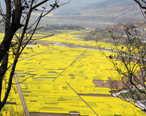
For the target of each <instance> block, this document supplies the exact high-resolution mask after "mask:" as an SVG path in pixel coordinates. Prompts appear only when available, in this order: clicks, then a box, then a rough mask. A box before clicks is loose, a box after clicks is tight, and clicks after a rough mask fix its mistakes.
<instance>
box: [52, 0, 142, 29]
mask: <svg viewBox="0 0 146 116" xmlns="http://www.w3.org/2000/svg"><path fill="white" fill-rule="evenodd" d="M66 1H67V0H62V2H66ZM51 19H54V21H53V22H55V23H57V22H60V24H64V23H68V24H77V25H80V26H85V27H89V28H98V27H99V28H102V27H105V26H107V25H111V24H117V23H123V22H127V21H135V20H144V18H143V16H142V14H141V12H140V9H139V7H138V5H137V4H136V3H135V2H134V1H133V0H71V2H70V3H69V4H66V5H64V6H62V7H60V8H59V9H57V10H55V11H54V12H53V17H52V18H51ZM51 19H50V20H51ZM55 20H56V21H55Z"/></svg>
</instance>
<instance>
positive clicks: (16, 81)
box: [14, 74, 30, 116]
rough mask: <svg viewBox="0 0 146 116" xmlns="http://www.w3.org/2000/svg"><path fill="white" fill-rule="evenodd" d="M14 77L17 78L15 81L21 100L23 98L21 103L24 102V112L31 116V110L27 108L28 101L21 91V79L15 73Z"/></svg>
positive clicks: (26, 115)
mask: <svg viewBox="0 0 146 116" xmlns="http://www.w3.org/2000/svg"><path fill="white" fill-rule="evenodd" d="M14 79H15V83H16V86H17V90H18V93H19V97H20V100H21V104H22V107H23V111H24V114H25V116H30V114H29V111H28V109H27V105H26V102H25V99H24V96H23V93H22V91H21V87H20V85H19V81H18V78H17V75H16V74H14Z"/></svg>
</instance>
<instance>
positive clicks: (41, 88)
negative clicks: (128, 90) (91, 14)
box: [2, 31, 145, 116]
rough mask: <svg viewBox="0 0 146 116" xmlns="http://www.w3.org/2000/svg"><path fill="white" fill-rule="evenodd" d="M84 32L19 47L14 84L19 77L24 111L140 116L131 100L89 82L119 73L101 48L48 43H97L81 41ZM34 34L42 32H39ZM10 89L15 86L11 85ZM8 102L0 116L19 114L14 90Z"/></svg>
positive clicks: (108, 46)
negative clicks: (24, 102)
mask: <svg viewBox="0 0 146 116" xmlns="http://www.w3.org/2000/svg"><path fill="white" fill-rule="evenodd" d="M84 33H87V32H86V31H80V32H79V31H68V32H65V31H60V33H58V34H56V35H55V36H53V37H50V38H45V39H41V40H39V41H38V44H37V45H36V47H27V48H26V49H25V51H24V53H23V54H22V55H21V57H20V60H19V62H18V64H17V68H16V73H17V77H18V79H19V81H20V82H21V81H23V80H25V81H23V82H22V83H20V86H21V89H22V92H23V95H24V98H25V101H26V104H27V107H28V110H29V112H40V113H63V114H69V113H70V112H79V113H80V115H81V116H96V115H99V116H144V115H145V114H144V113H143V112H142V111H141V110H140V109H138V108H136V107H135V106H133V105H132V104H131V103H129V102H125V101H122V100H120V99H118V98H114V97H111V96H110V92H109V91H110V89H109V88H105V87H96V86H95V84H94V83H93V80H103V81H104V83H106V81H107V80H108V77H113V78H116V77H117V76H119V75H118V73H117V72H116V71H115V70H114V67H113V65H112V63H111V62H109V61H108V59H107V58H106V57H105V56H104V55H103V53H102V52H101V51H99V50H93V49H86V48H78V47H73V46H72V48H71V47H65V46H58V45H51V43H50V42H61V43H65V44H68V45H69V44H72V45H81V46H90V47H94V46H97V43H96V42H94V41H89V42H88V41H83V38H82V37H81V36H83V35H84ZM45 34H46V33H44V35H45ZM35 36H36V37H37V36H43V33H41V34H37V35H35ZM43 42H45V43H47V42H48V43H47V44H48V46H43V45H40V43H43ZM98 45H100V46H101V47H104V48H106V49H110V48H111V47H113V46H112V45H111V44H105V43H102V42H99V43H98ZM26 53H27V54H26ZM104 53H105V54H106V55H110V54H111V53H110V52H104ZM119 64H120V62H119ZM6 82H7V77H6ZM13 82H14V81H13ZM4 85H5V84H4ZM14 88H15V89H16V87H15V85H14ZM3 91H5V90H3ZM100 95H103V96H102V97H101V96H100ZM8 101H10V102H16V104H13V105H9V104H8V105H6V106H5V109H6V111H2V114H3V115H5V113H7V114H6V116H9V115H10V116H11V115H13V114H12V111H13V112H14V113H15V114H18V113H21V114H23V109H22V106H21V102H20V99H19V95H18V93H17V92H15V90H14V89H12V93H11V94H10V97H9V99H8ZM18 107H19V108H18ZM10 109H12V110H10ZM13 109H14V110H13ZM17 112H18V113H17ZM19 115H20V114H19Z"/></svg>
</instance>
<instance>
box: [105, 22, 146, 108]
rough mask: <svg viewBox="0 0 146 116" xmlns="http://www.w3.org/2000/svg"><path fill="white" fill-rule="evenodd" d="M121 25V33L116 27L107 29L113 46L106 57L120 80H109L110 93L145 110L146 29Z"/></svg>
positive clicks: (131, 25)
mask: <svg viewBox="0 0 146 116" xmlns="http://www.w3.org/2000/svg"><path fill="white" fill-rule="evenodd" d="M123 27H124V29H123V31H120V33H121V34H119V33H118V31H119V30H118V29H117V28H116V27H115V28H113V29H112V30H110V31H109V32H110V33H111V37H112V39H113V43H114V48H113V49H112V55H110V56H106V57H107V58H108V59H109V61H110V62H112V63H113V65H114V68H115V70H116V71H117V72H118V73H119V76H118V77H117V80H120V81H121V82H119V81H115V80H113V81H111V83H110V84H111V89H112V95H114V96H117V97H120V98H122V99H124V100H128V101H133V102H135V104H136V105H137V106H138V107H140V108H141V109H143V110H146V38H145V37H146V31H145V30H144V29H141V28H136V27H135V26H134V25H133V24H130V25H125V26H123Z"/></svg>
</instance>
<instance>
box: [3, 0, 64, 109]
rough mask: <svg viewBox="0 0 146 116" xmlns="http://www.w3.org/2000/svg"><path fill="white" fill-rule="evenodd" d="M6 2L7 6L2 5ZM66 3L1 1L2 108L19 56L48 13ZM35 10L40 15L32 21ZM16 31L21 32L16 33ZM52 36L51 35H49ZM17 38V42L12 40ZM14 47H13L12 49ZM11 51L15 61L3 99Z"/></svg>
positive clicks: (45, 0) (25, 0)
mask: <svg viewBox="0 0 146 116" xmlns="http://www.w3.org/2000/svg"><path fill="white" fill-rule="evenodd" d="M2 4H5V7H2V6H3V5H2ZM61 5H64V4H63V3H60V0H53V1H52V2H51V1H50V0H2V1H0V26H1V27H2V26H4V29H5V30H4V38H3V40H2V42H1V44H0V62H1V66H0V109H2V107H3V106H4V104H5V103H6V100H7V98H8V95H9V92H10V90H11V86H12V79H13V75H14V71H15V67H16V64H17V62H18V58H19V57H20V55H21V53H22V52H23V50H24V48H25V47H26V45H27V44H28V43H29V42H31V41H32V37H33V35H34V33H35V31H36V30H37V29H39V28H40V27H38V26H39V23H40V21H41V19H42V18H43V17H45V16H46V15H48V14H49V13H50V12H51V11H53V10H54V9H56V8H58V7H60V6H61ZM33 12H37V14H39V16H38V17H37V18H36V19H35V21H33V22H32V21H31V23H30V20H31V16H32V13H33ZM16 33H19V35H18V34H16ZM48 36H51V35H48ZM12 40H15V42H12ZM12 48H13V49H12ZM10 51H13V55H14V56H15V57H14V61H13V64H12V66H11V67H12V68H11V72H10V76H9V81H8V87H7V90H6V93H5V95H4V98H3V99H2V97H1V96H2V87H3V86H2V83H3V80H4V75H5V73H6V71H7V70H8V68H10V67H8V59H9V58H8V57H9V54H10Z"/></svg>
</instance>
